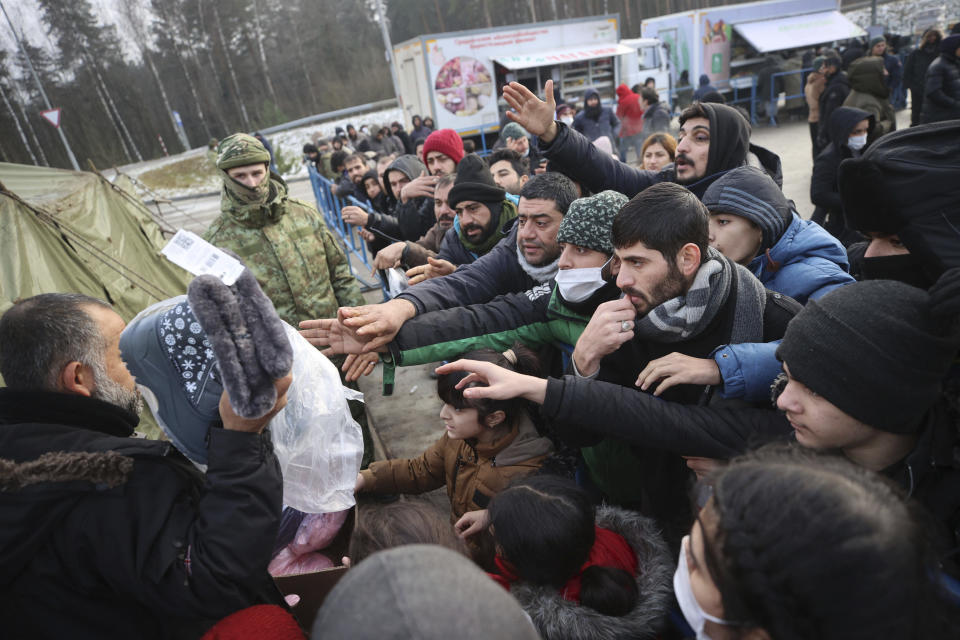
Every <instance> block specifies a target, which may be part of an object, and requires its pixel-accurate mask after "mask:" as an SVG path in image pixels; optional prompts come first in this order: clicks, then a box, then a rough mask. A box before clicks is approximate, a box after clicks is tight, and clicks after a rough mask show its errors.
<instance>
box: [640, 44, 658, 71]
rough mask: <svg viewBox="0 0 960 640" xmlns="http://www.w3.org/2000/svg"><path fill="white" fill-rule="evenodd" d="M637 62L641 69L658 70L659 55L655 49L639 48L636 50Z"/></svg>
mask: <svg viewBox="0 0 960 640" xmlns="http://www.w3.org/2000/svg"><path fill="white" fill-rule="evenodd" d="M637 61H638V63H639V64H640V68H641V69H659V68H660V53H659V51H658V50H657V47H640V48H639V49H637Z"/></svg>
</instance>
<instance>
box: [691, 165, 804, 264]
mask: <svg viewBox="0 0 960 640" xmlns="http://www.w3.org/2000/svg"><path fill="white" fill-rule="evenodd" d="M701 201H702V202H703V204H704V206H706V207H707V209H708V210H709V211H710V213H732V214H733V215H735V216H740V217H741V218H746V219H747V220H749V221H750V222H752V223H753V224H755V225H757V226H758V227H760V231H761V232H762V233H763V238H762V240H761V241H760V252H761V253H762V252H763V251H765V250H767V249H770V248H771V247H773V245H775V244H777V241H778V240H779V239H780V236H782V235H783V232H784V231H786V230H787V227H789V226H790V223H791V222H793V208H792V207H791V206H790V203H789V202H788V201H787V199H786V197H785V196H784V195H783V192H782V191H781V190H780V187H778V186H777V183H776V182H774V181H773V178H771V177H770V176H769V175H767V172H766V171H764V170H763V169H760V168H759V167H749V166H744V167H737V168H736V169H731V170H730V171H727V172H726V173H725V174H723V175H722V176H720V178H718V179H717V180H716V181H715V182H714V183H713V184H711V185H710V186H709V187H708V188H707V190H706V192H704V194H703V198H701Z"/></svg>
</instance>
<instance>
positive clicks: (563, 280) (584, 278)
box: [556, 260, 610, 303]
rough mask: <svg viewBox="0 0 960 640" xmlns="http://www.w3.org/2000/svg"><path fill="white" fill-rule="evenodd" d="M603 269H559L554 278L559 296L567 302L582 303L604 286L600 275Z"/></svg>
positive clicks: (604, 282)
mask: <svg viewBox="0 0 960 640" xmlns="http://www.w3.org/2000/svg"><path fill="white" fill-rule="evenodd" d="M607 262H608V263H609V262H610V261H609V260H608V261H607ZM605 266H607V265H606V264H604V265H603V267H605ZM603 267H588V268H586V269H560V270H559V271H557V278H556V281H557V288H558V289H560V295H562V296H563V299H564V300H566V301H567V302H574V303H576V302H583V301H584V300H586V299H587V298H589V297H590V296H592V295H593V294H594V293H595V292H596V291H597V290H599V289H600V288H601V287H602V286H603V285H605V284H606V281H605V280H604V279H603V276H602V275H601V272H602V271H603Z"/></svg>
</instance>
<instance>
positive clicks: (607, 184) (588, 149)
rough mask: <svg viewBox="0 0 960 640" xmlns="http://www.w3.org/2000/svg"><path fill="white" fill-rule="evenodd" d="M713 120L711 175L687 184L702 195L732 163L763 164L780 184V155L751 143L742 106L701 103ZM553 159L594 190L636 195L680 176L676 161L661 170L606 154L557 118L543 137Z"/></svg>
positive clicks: (711, 124)
mask: <svg viewBox="0 0 960 640" xmlns="http://www.w3.org/2000/svg"><path fill="white" fill-rule="evenodd" d="M701 106H702V107H703V110H704V111H705V112H706V114H707V119H708V120H709V123H710V150H709V153H708V157H707V170H706V175H705V177H704V178H702V179H701V180H698V181H697V182H695V183H692V184H688V185H684V186H686V187H687V189H689V190H690V191H691V192H693V193H694V195H696V196H697V197H698V198H699V197H702V196H703V193H704V192H705V191H706V190H707V187H709V186H710V184H711V183H712V182H713V180H715V179H716V178H719V177H720V175H722V172H724V171H726V170H727V169H732V168H734V167H739V166H741V165H744V164H758V165H759V166H760V167H762V168H763V170H764V171H766V172H767V174H768V175H769V176H770V177H771V178H773V180H774V182H776V183H777V184H778V185H780V184H782V183H783V172H782V169H781V164H780V157H779V156H778V155H777V154H775V153H773V152H772V151H769V150H767V149H764V148H763V147H760V146H757V145H754V144H751V143H750V125H749V124H748V123H747V121H746V119H745V118H744V117H743V116H742V115H740V112H739V111H737V110H736V109H734V108H733V107H729V106H727V105H723V104H712V103H701ZM540 147H541V150H542V151H544V153H545V155H546V156H547V158H549V159H550V161H551V162H556V163H557V165H558V166H562V167H564V168H565V171H566V173H567V175H570V176H571V177H573V178H574V179H576V180H577V181H578V182H579V183H580V184H581V185H583V186H584V187H585V188H587V189H588V190H590V191H591V192H594V193H600V192H601V191H604V190H607V189H612V190H614V191H619V192H620V193H622V194H624V195H625V196H627V197H628V198H632V197H633V196H635V195H636V194H638V193H640V192H641V191H643V190H644V189H646V188H647V187H649V186H650V185H652V184H656V183H658V182H675V181H676V179H677V174H676V170H675V168H674V166H673V165H672V164H671V165H668V166H667V167H665V168H664V169H661V170H660V171H643V170H640V169H635V168H634V167H632V166H630V165H628V164H626V163H623V162H620V161H619V160H617V159H616V158H612V157H610V156H607V155H604V154H603V153H602V152H600V151H598V150H597V148H596V147H595V146H594V145H592V144H590V143H589V142H588V141H587V140H585V139H584V138H583V136H580V135H578V134H577V133H576V132H575V131H573V130H571V129H569V128H568V127H567V126H566V125H565V124H563V123H562V122H560V123H557V137H556V138H554V139H553V140H552V141H551V142H550V143H549V144H548V143H544V142H543V141H542V140H541V141H540Z"/></svg>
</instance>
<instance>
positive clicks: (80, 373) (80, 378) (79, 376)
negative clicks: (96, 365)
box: [59, 360, 94, 397]
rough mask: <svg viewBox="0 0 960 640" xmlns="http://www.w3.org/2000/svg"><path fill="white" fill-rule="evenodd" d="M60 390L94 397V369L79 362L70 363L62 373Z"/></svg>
mask: <svg viewBox="0 0 960 640" xmlns="http://www.w3.org/2000/svg"><path fill="white" fill-rule="evenodd" d="M59 383H60V389H61V390H63V391H65V392H67V393H74V394H76V395H78V396H87V397H90V396H92V395H93V389H94V385H93V369H91V368H90V367H89V366H88V365H85V364H82V363H81V362H80V361H79V360H72V361H71V362H68V363H67V364H66V366H64V367H63V370H61V371H60V378H59Z"/></svg>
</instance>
